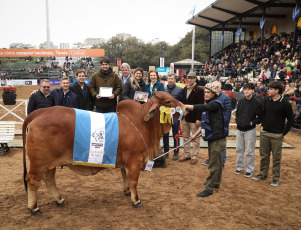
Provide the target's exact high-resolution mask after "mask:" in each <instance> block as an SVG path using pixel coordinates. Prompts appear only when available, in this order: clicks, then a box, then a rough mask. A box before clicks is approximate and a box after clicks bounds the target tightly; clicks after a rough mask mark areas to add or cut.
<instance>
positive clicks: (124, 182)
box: [121, 168, 131, 196]
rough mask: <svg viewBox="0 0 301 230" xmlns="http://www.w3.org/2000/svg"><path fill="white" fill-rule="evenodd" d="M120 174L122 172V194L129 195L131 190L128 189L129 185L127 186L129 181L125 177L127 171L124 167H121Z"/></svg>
mask: <svg viewBox="0 0 301 230" xmlns="http://www.w3.org/2000/svg"><path fill="white" fill-rule="evenodd" d="M121 174H122V179H123V192H124V195H126V196H130V195H131V190H130V186H129V181H128V178H127V175H126V174H127V173H126V170H125V169H124V168H122V169H121Z"/></svg>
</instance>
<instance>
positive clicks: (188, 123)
mask: <svg viewBox="0 0 301 230" xmlns="http://www.w3.org/2000/svg"><path fill="white" fill-rule="evenodd" d="M187 81H188V85H187V86H185V88H184V98H183V103H184V104H189V105H194V104H204V90H203V89H202V88H201V87H199V86H198V85H197V84H196V73H194V72H190V73H188V75H187ZM201 118H202V112H196V111H193V112H191V113H188V114H187V115H186V116H185V119H183V120H182V121H181V125H182V129H183V139H184V143H185V142H188V140H189V137H190V132H192V133H195V132H196V131H197V130H198V128H199V126H200V124H201ZM190 149H191V148H190V143H188V144H186V145H184V156H182V157H181V158H180V159H179V161H180V162H184V161H188V160H190V164H191V165H194V164H196V163H197V162H198V158H199V149H200V138H199V137H198V138H194V140H193V148H192V157H191V153H190Z"/></svg>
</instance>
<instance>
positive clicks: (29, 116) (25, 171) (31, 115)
mask: <svg viewBox="0 0 301 230" xmlns="http://www.w3.org/2000/svg"><path fill="white" fill-rule="evenodd" d="M38 114H39V112H38V111H34V112H32V113H30V114H29V115H28V116H27V117H26V118H25V120H24V122H23V128H22V137H23V170H24V171H23V180H24V186H25V191H26V192H27V181H26V175H27V168H26V129H27V126H28V124H29V123H30V122H31V121H32V120H33V119H34V118H35V117H36V116H37V115H38Z"/></svg>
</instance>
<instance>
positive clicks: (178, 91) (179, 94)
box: [165, 85, 184, 101]
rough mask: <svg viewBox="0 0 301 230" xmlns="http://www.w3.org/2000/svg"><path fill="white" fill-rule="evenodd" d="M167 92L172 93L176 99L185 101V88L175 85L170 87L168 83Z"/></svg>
mask: <svg viewBox="0 0 301 230" xmlns="http://www.w3.org/2000/svg"><path fill="white" fill-rule="evenodd" d="M165 92H166V93H169V94H171V96H173V97H174V98H175V99H176V100H178V101H183V98H184V90H183V88H182V87H180V86H177V85H174V86H173V87H169V86H168V85H167V86H166V88H165Z"/></svg>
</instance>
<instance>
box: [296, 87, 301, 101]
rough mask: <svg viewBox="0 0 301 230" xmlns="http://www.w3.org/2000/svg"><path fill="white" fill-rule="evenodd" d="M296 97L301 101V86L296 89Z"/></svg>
mask: <svg viewBox="0 0 301 230" xmlns="http://www.w3.org/2000/svg"><path fill="white" fill-rule="evenodd" d="M295 97H297V98H300V99H301V85H299V86H298V85H297V88H296V89H295Z"/></svg>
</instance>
